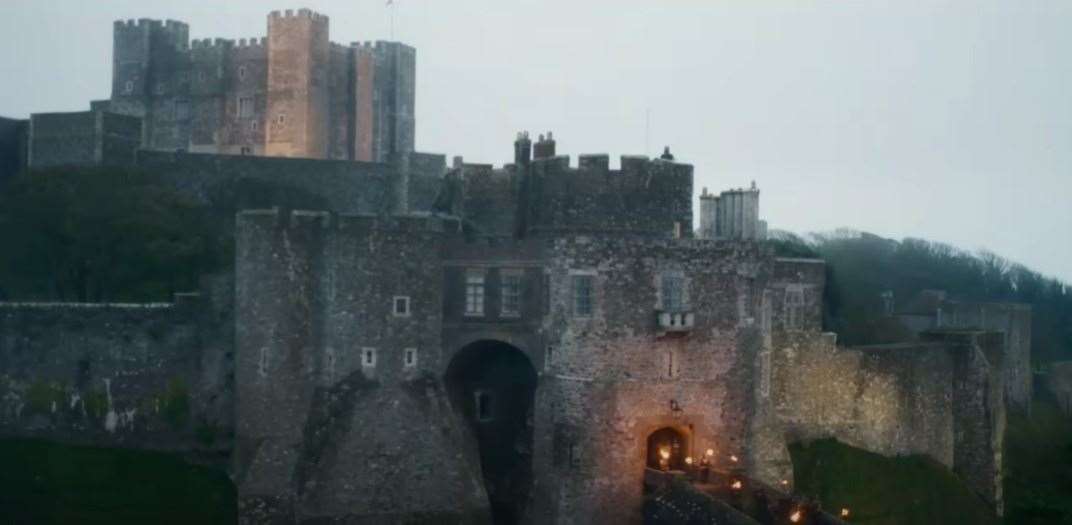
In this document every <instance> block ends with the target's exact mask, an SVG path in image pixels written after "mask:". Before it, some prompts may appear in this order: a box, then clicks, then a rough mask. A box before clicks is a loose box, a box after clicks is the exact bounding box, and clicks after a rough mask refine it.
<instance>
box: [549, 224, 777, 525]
mask: <svg viewBox="0 0 1072 525" xmlns="http://www.w3.org/2000/svg"><path fill="white" fill-rule="evenodd" d="M553 242H554V244H553V246H552V248H551V252H550V254H549V256H548V261H547V271H548V273H549V276H548V282H549V285H550V289H549V306H548V309H547V312H548V313H547V315H546V317H545V320H544V323H543V326H542V329H541V332H542V334H543V335H544V337H545V338H546V340H547V346H548V348H547V349H546V350H545V352H546V353H545V354H544V355H545V359H544V362H543V365H542V367H543V373H542V375H541V377H540V381H539V386H538V390H537V399H536V403H537V406H536V422H535V425H536V432H535V459H534V462H535V465H534V469H535V476H536V487H537V492H536V494H535V498H534V507H533V508H532V512H533V513H534V514H533V515H532V519H533V520H534V521H535V522H537V523H551V522H557V523H629V522H636V521H638V520H639V516H640V514H639V509H640V506H641V500H642V493H641V488H642V485H643V483H642V476H643V472H644V467H645V464H646V457H647V438H648V436H649V435H650V434H652V433H653V432H654V431H656V430H658V429H660V428H664V427H671V428H674V429H677V430H678V431H679V432H681V433H682V434H684V435H685V436H686V441H687V443H686V445H685V446H686V448H687V450H688V452H689V454H690V455H692V456H694V457H697V456H698V454H699V453H700V452H701V451H703V450H705V449H706V448H709V447H710V448H714V449H716V450H717V451H718V459H717V461H718V463H719V465H720V466H722V467H729V465H730V460H729V459H728V458H729V456H730V455H731V454H733V455H738V456H741V457H743V455H744V454H743V451H744V450H745V448H746V446H747V443H746V438H747V432H748V423H749V421H750V416H749V414H750V413H751V403H752V400H751V384H752V378H753V363H754V360H755V355H756V353H757V352H758V350H759V348H760V345H761V338H760V331H759V325H758V323H757V322H756V318H757V311H758V308H759V307H760V305H761V297H762V293H761V292H762V287H761V286H759V285H758V284H757V283H761V282H763V281H764V280H765V279H767V278H769V273H770V266H769V255H768V254H766V253H765V252H763V251H762V248H761V247H759V246H756V245H753V244H739V243H714V242H709V241H697V240H679V241H673V240H663V241H654V240H652V241H638V240H632V241H630V240H627V239H609V238H600V237H570V238H561V239H556V240H555V241H553ZM765 260H766V261H768V263H766V264H765V263H764V261H765ZM665 274H670V275H675V276H681V277H682V278H683V279H684V290H685V291H684V294H685V296H686V297H685V299H684V301H685V306H684V311H687V312H691V313H693V314H694V316H695V317H694V324H693V326H692V327H691V328H690V329H687V330H684V331H680V332H676V333H671V332H668V331H667V330H666V329H665V328H664V327H660V325H659V323H658V321H657V312H659V311H660V310H662V309H663V305H662V304H661V303H660V296H661V293H663V292H662V291H661V290H660V287H661V276H663V275H665ZM577 275H591V276H592V277H593V282H594V303H593V311H592V315H591V316H583V315H579V314H578V313H577V312H575V310H574V306H575V305H574V300H575V298H574V295H573V294H574V293H575V292H574V289H573V285H572V282H573V278H574V276H577Z"/></svg>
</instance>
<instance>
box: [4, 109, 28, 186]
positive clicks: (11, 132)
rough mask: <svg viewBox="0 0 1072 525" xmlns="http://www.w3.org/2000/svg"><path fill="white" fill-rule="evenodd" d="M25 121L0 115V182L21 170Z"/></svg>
mask: <svg viewBox="0 0 1072 525" xmlns="http://www.w3.org/2000/svg"><path fill="white" fill-rule="evenodd" d="M25 133H26V121H25V120H18V119H9V118H4V117H0V184H3V183H4V181H6V180H7V179H9V178H11V177H13V176H15V174H16V173H18V172H19V171H21V170H22V168H23V162H24V151H23V147H24V140H25V138H24V135H25Z"/></svg>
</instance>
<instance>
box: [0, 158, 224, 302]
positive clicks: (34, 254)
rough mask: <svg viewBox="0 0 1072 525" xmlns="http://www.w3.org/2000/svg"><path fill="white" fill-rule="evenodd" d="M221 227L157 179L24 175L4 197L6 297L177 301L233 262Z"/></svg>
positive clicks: (113, 171) (110, 173) (0, 221)
mask: <svg viewBox="0 0 1072 525" xmlns="http://www.w3.org/2000/svg"><path fill="white" fill-rule="evenodd" d="M218 223H219V221H217V220H213V218H212V216H211V215H210V214H209V212H208V211H207V210H206V209H205V208H204V207H203V206H199V205H198V203H197V202H195V201H194V200H193V199H191V198H189V197H188V196H187V195H185V194H183V193H180V192H177V191H175V190H173V189H171V188H170V186H168V185H166V184H162V183H160V182H159V181H158V180H157V179H156V177H155V176H153V175H150V174H147V173H142V172H137V171H131V170H125V169H117V168H107V169H105V168H101V169H84V168H82V169H76V170H54V171H48V172H34V173H26V174H23V175H21V176H20V177H18V178H16V179H15V180H13V181H11V184H9V185H8V186H7V187H6V188H5V190H4V192H3V193H2V194H0V239H3V249H2V250H0V298H7V299H17V300H59V301H80V302H104V301H167V300H170V298H171V295H172V294H173V293H175V292H178V291H188V290H193V289H196V287H197V282H198V277H199V276H200V275H203V274H206V273H209V272H211V271H213V270H216V269H218V268H220V267H222V266H224V265H225V264H227V263H228V262H229V261H230V254H231V248H230V246H231V241H229V240H226V239H227V237H226V236H224V235H221V234H220V228H219V226H218Z"/></svg>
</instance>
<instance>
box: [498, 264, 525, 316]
mask: <svg viewBox="0 0 1072 525" xmlns="http://www.w3.org/2000/svg"><path fill="white" fill-rule="evenodd" d="M501 306H502V316H503V317H520V316H521V273H520V272H518V271H505V272H503V274H502V305H501Z"/></svg>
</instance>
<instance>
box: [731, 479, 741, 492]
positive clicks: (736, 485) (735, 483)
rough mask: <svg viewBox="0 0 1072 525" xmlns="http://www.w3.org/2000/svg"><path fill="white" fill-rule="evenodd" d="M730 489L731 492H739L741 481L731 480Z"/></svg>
mask: <svg viewBox="0 0 1072 525" xmlns="http://www.w3.org/2000/svg"><path fill="white" fill-rule="evenodd" d="M730 488H731V489H733V490H741V480H739V479H735V480H733V483H731V484H730Z"/></svg>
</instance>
